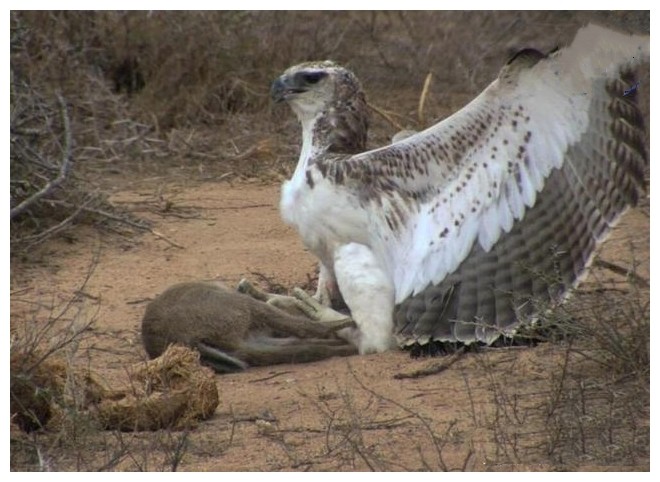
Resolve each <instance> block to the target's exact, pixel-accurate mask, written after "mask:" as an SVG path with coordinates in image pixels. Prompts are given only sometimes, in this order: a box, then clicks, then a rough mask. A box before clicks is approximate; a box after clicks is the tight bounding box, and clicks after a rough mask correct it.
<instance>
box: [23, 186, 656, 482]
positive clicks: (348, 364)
mask: <svg viewBox="0 0 660 482" xmlns="http://www.w3.org/2000/svg"><path fill="white" fill-rule="evenodd" d="M278 196H279V186H278V185H277V184H262V183H259V182H254V183H242V184H236V185H231V184H229V183H227V182H216V183H203V184H194V183H182V182H179V181H177V182H175V183H173V182H169V181H168V180H167V179H164V180H161V181H152V182H151V183H148V184H140V183H137V184H134V185H131V186H130V188H129V189H125V190H118V191H117V192H115V193H114V194H113V195H112V201H113V202H114V203H116V204H119V205H123V206H125V207H126V208H127V209H129V210H130V211H132V212H134V214H136V215H138V216H141V217H143V218H146V219H150V220H151V221H152V222H153V229H154V230H155V232H156V233H158V235H153V234H151V233H146V234H142V235H139V236H138V235H135V234H132V235H124V236H120V235H117V234H112V235H107V234H106V235H104V236H100V235H99V234H98V231H96V230H94V229H92V228H76V229H75V230H73V231H71V232H69V234H68V235H67V237H63V238H59V239H57V240H52V242H49V243H48V244H47V245H44V246H42V247H41V248H39V250H38V251H37V252H35V253H34V255H35V258H36V259H38V262H34V263H31V264H29V265H25V264H13V265H12V273H11V280H12V286H11V290H12V305H11V309H12V330H17V329H22V328H21V327H22V326H27V325H23V324H24V323H27V322H28V320H31V319H36V320H39V319H43V318H44V317H46V316H47V315H48V313H50V312H52V307H57V306H62V303H64V302H66V301H67V300H69V299H71V297H72V296H73V295H74V294H75V293H77V292H78V293H79V294H82V296H78V297H77V298H76V299H77V300H78V301H76V302H75V303H74V308H75V310H74V311H75V313H76V314H77V315H78V316H79V317H82V318H83V319H89V318H93V319H94V324H93V329H92V333H91V335H90V336H89V337H87V339H86V340H85V342H84V343H83V344H82V345H81V347H80V348H79V350H78V352H77V354H76V357H75V358H74V359H75V363H77V364H80V365H89V366H90V367H91V369H92V370H94V371H95V372H97V373H98V374H99V375H100V376H101V377H102V378H103V379H104V380H105V381H106V382H107V383H108V384H110V385H115V386H120V385H121V384H122V383H124V380H125V375H126V366H127V365H129V364H131V363H134V362H138V361H140V360H143V359H144V358H145V355H144V353H143V350H142V346H141V344H140V338H139V326H140V319H141V316H142V314H143V312H144V308H145V305H146V303H147V302H148V300H150V299H153V298H154V297H155V296H156V295H157V294H158V293H160V292H162V291H163V290H164V289H165V288H167V287H168V286H169V285H171V284H173V283H176V282H180V281H186V280H198V279H220V280H223V281H225V282H227V283H228V284H232V285H233V284H235V283H237V282H238V281H239V280H240V279H241V278H242V277H248V278H250V279H252V280H254V281H257V282H258V281H263V280H264V279H266V278H268V279H270V280H271V281H272V282H277V283H280V284H282V285H284V286H286V287H293V286H297V285H298V286H306V287H309V286H310V280H311V279H313V278H314V277H315V264H316V263H315V261H314V259H313V257H312V256H311V255H310V254H309V253H308V252H306V251H305V249H304V248H303V246H302V244H301V242H300V241H299V239H298V237H297V235H296V234H295V233H294V232H293V231H292V230H291V229H289V228H288V227H286V226H285V225H284V224H283V223H282V222H281V220H280V218H279V214H278V211H277V203H278ZM164 206H166V209H163V207H164ZM648 243H649V218H648V215H647V214H645V213H643V212H642V211H640V210H633V211H631V212H629V213H628V214H627V215H626V216H625V217H624V218H623V220H622V223H621V224H620V225H619V228H617V230H616V231H615V232H614V233H613V235H612V236H611V237H610V240H609V241H608V242H607V243H606V245H605V246H604V249H603V252H602V257H603V258H604V259H607V260H610V261H612V262H616V263H618V264H622V265H624V266H629V262H630V261H629V260H630V259H631V258H630V253H631V252H632V253H635V258H636V259H637V260H639V261H640V265H639V266H638V269H637V272H638V274H640V275H641V276H644V277H647V278H648ZM91 267H93V271H92V272H91V275H89V279H88V281H87V283H86V284H85V285H84V286H81V283H82V280H84V279H85V278H86V277H87V276H88V273H89V272H90V269H91ZM601 274H602V273H601ZM609 276H610V277H611V278H613V279H614V281H615V282H617V283H619V284H621V283H622V282H623V279H622V278H621V277H617V275H613V274H610V275H609ZM587 285H588V283H587ZM621 286H623V285H621ZM621 289H623V288H621ZM646 296H648V294H647V295H646ZM67 316H68V315H66V316H64V318H67ZM72 316H73V315H72ZM568 358H569V357H568V356H567V346H566V344H565V343H542V344H540V345H538V346H536V347H522V348H507V349H492V350H484V351H482V352H481V353H468V354H465V355H462V356H459V357H457V358H452V357H439V358H432V359H428V358H427V359H411V358H410V357H409V355H408V353H406V352H402V351H392V352H389V353H384V354H378V355H369V356H354V357H348V358H341V359H339V358H338V359H331V360H327V361H323V362H317V363H310V364H306V365H279V366H274V367H263V368H253V369H249V370H247V371H246V372H244V373H240V374H235V375H225V376H217V377H216V378H217V386H218V391H219V395H220V405H219V406H218V409H217V411H216V413H215V415H214V416H213V417H212V418H211V419H210V420H208V421H205V422H203V423H201V424H200V425H199V426H198V427H197V428H196V429H194V430H192V431H190V432H168V431H161V432H157V433H143V434H136V435H129V434H125V435H124V436H123V438H121V442H120V441H118V440H119V439H118V438H117V435H116V434H115V435H111V434H110V433H109V432H107V433H102V434H96V435H94V436H91V435H90V438H89V439H86V441H85V443H84V447H79V448H78V449H76V450H75V451H72V450H71V449H70V450H69V451H68V452H67V451H66V450H64V449H62V450H60V451H57V450H53V451H52V454H53V455H51V457H52V459H51V463H52V465H53V468H57V469H80V468H84V467H88V468H90V467H96V468H98V467H102V466H104V464H109V465H108V466H110V467H112V468H113V469H120V470H121V469H124V470H138V469H146V470H168V469H171V465H172V464H173V462H172V461H173V460H176V461H177V462H176V463H177V468H178V469H179V470H204V471H206V470H235V471H243V470H313V471H317V470H464V469H467V470H548V469H566V468H568V469H578V468H579V469H586V470H590V469H597V470H601V469H605V470H607V469H617V470H621V469H624V470H626V469H637V470H648V467H649V466H648V459H644V458H642V459H638V460H637V462H635V463H626V465H622V464H621V462H617V463H614V462H612V461H614V460H622V459H616V458H614V456H611V457H609V458H608V457H607V456H605V455H602V454H603V452H602V451H601V450H600V449H598V448H597V447H600V445H598V443H599V442H597V439H598V436H597V435H593V437H595V439H594V440H592V439H590V438H589V436H585V435H584V434H582V443H581V447H582V448H583V451H582V452H583V453H582V455H580V454H576V453H575V451H574V448H575V447H574V445H575V443H576V442H575V441H570V440H569V441H563V439H562V438H561V436H559V435H561V433H562V432H565V427H558V428H557V427H555V428H556V430H555V429H552V427H551V426H550V424H549V422H548V421H549V420H550V417H549V415H548V414H549V413H550V412H549V410H550V411H552V410H551V409H550V408H549V407H552V406H554V405H553V400H555V399H556V398H557V396H558V395H557V394H558V393H559V392H557V390H556V389H557V380H558V376H559V375H558V374H560V373H562V370H564V371H565V368H566V360H567V359H568ZM452 362H453V364H452ZM438 364H447V365H450V366H449V367H448V368H447V369H446V370H444V371H440V372H439V373H436V374H433V375H429V376H423V377H416V378H401V376H402V375H403V376H405V375H406V374H408V375H410V374H412V373H413V372H414V371H416V370H419V369H424V368H429V367H434V366H437V365H438ZM553 397H554V398H553ZM592 398H593V399H594V400H595V399H597V398H598V397H597V396H595V395H594V396H593V397H591V398H589V397H587V399H589V400H590V399H592ZM553 420H554V419H553ZM571 427H573V425H571ZM553 437H554V439H553ZM585 437H586V439H585ZM555 439H556V440H555ZM585 440H586V442H585ZM184 442H185V443H184ZM121 444H124V446H128V447H129V448H130V450H129V453H131V454H132V455H130V456H129V455H123V456H121V457H118V460H117V461H113V462H112V464H111V462H110V461H111V460H114V459H112V457H113V454H115V455H116V453H118V449H117V447H118V445H121ZM585 444H586V445H585ZM176 447H179V449H180V448H181V447H185V449H184V450H179V451H178V452H177V450H176ZM585 447H586V448H585ZM72 452H75V453H72ZM55 454H57V455H55ZM176 454H179V455H181V457H180V461H179V458H177V457H176V456H175V455H176ZM567 454H570V455H567ZM606 455H607V454H606ZM629 459H630V460H635V459H634V458H632V459H631V458H626V459H625V460H629Z"/></svg>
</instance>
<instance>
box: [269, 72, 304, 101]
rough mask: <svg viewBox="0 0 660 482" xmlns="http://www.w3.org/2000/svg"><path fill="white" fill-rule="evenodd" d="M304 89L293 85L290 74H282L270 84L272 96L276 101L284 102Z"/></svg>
mask: <svg viewBox="0 0 660 482" xmlns="http://www.w3.org/2000/svg"><path fill="white" fill-rule="evenodd" d="M304 91H305V90H304V89H301V88H300V87H296V86H295V85H291V80H290V78H289V77H288V76H285V75H282V76H280V77H278V78H277V79H275V80H274V81H273V83H272V84H271V85H270V97H271V99H273V100H274V101H275V102H282V101H283V100H287V98H288V97H289V96H290V95H292V94H300V93H301V92H304Z"/></svg>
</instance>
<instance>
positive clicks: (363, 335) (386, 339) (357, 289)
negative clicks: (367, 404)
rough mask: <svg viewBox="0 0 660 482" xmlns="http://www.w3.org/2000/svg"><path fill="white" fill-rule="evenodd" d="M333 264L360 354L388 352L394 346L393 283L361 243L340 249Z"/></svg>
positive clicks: (369, 250) (346, 245)
mask: <svg viewBox="0 0 660 482" xmlns="http://www.w3.org/2000/svg"><path fill="white" fill-rule="evenodd" d="M334 261H335V264H334V272H335V276H336V278H337V284H338V286H339V291H341V294H342V295H343V297H344V301H345V302H346V304H347V305H348V308H349V309H350V311H351V316H352V317H353V320H355V324H356V325H357V327H358V330H359V333H358V335H357V345H358V349H359V351H360V354H364V353H374V352H383V351H386V350H389V349H390V348H392V347H393V346H395V340H394V337H393V335H392V329H393V326H394V322H393V317H392V313H393V311H394V284H393V283H392V281H391V280H390V278H389V276H387V274H386V272H385V271H384V270H383V269H382V268H381V266H380V264H379V263H378V260H377V259H376V257H375V255H374V254H373V252H372V251H371V249H369V248H368V247H367V246H365V245H363V244H358V243H349V244H345V245H343V246H340V247H339V248H338V249H337V250H336V251H335V257H334Z"/></svg>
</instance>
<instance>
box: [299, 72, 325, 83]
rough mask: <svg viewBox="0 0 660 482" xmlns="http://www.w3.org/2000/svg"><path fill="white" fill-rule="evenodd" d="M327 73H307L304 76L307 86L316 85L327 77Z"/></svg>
mask: <svg viewBox="0 0 660 482" xmlns="http://www.w3.org/2000/svg"><path fill="white" fill-rule="evenodd" d="M327 75H328V74H326V73H325V72H305V73H304V74H303V79H304V80H305V83H307V84H316V83H317V82H318V81H319V80H321V79H322V78H323V77H325V76H327Z"/></svg>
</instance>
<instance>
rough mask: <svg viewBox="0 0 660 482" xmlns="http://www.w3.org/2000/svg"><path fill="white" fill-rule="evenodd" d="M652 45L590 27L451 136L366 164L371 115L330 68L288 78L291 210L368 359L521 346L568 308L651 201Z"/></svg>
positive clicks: (448, 123)
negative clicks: (540, 320) (604, 249)
mask: <svg viewBox="0 0 660 482" xmlns="http://www.w3.org/2000/svg"><path fill="white" fill-rule="evenodd" d="M648 58H649V38H648V37H647V36H631V35H625V34H620V33H617V32H613V31H610V30H607V29H605V28H602V27H598V26H595V25H589V26H587V27H584V28H582V29H581V30H580V31H579V32H578V33H577V35H576V37H575V39H574V41H573V43H572V44H571V46H569V47H567V48H565V49H563V50H560V51H557V52H554V53H551V54H549V55H544V54H541V53H540V52H538V51H536V50H532V49H527V50H523V51H521V52H520V53H518V54H517V55H516V56H515V57H514V58H512V59H511V60H510V61H509V62H508V63H507V64H506V65H505V66H504V67H503V68H502V70H501V72H500V74H499V76H498V78H497V79H496V80H495V81H494V82H492V83H491V84H490V85H489V86H488V87H487V88H486V89H485V90H484V91H483V92H482V93H481V94H480V95H479V96H478V97H477V98H475V99H474V100H473V101H472V102H470V103H469V104H468V105H467V106H465V107H464V108H463V109H461V110H459V111H458V112H456V113H455V114H453V115H452V116H450V117H448V118H446V119H444V120H443V121H441V122H440V123H438V124H436V125H434V126H432V127H430V128H428V129H426V130H424V131H422V132H419V133H417V134H414V135H412V136H410V137H408V138H406V139H404V140H401V141H399V142H395V143H393V144H391V145H388V146H385V147H382V148H379V149H375V150H371V151H368V152H363V151H364V150H365V140H366V130H367V104H366V100H365V96H364V93H363V91H362V89H361V87H360V84H359V82H358V80H357V79H356V77H355V75H354V74H353V73H352V72H350V71H349V70H347V69H345V68H342V67H341V66H339V65H337V64H335V63H333V62H330V61H324V62H308V63H304V64H300V65H296V66H294V67H291V68H289V69H288V70H286V71H285V72H284V73H283V74H282V75H281V76H280V77H279V78H278V79H276V80H275V81H274V82H273V84H272V88H271V94H272V97H273V98H274V100H276V101H286V102H287V103H288V104H289V105H290V106H291V108H292V109H293V111H294V112H295V114H296V115H297V117H298V119H299V121H300V123H301V124H302V148H301V153H300V158H299V161H298V165H297V167H296V170H295V172H294V174H293V176H292V178H291V179H290V180H289V181H287V182H285V183H284V185H283V187H282V194H281V202H280V209H281V214H282V217H283V219H284V220H285V222H287V223H288V224H290V225H292V226H294V227H295V228H296V229H297V230H298V232H299V234H300V236H301V237H302V240H303V242H304V244H305V245H306V246H307V248H308V249H309V250H310V251H311V252H312V253H313V254H314V255H315V256H317V257H318V259H319V260H320V266H321V268H320V271H321V272H320V277H319V289H318V292H317V295H316V296H317V297H318V298H319V299H321V300H322V301H324V302H325V303H329V302H330V300H331V299H336V298H338V297H339V296H341V297H342V298H343V300H344V301H345V303H346V305H347V306H348V308H349V309H350V311H351V314H352V317H353V319H354V320H355V323H356V325H357V327H358V332H357V339H356V343H357V345H358V347H359V350H360V352H361V353H368V352H374V351H384V350H387V349H388V348H390V347H391V346H392V344H393V341H394V340H396V341H398V343H399V344H401V345H407V344H412V343H420V344H425V343H428V342H429V341H432V340H438V341H449V342H463V343H473V342H483V343H487V344H490V343H492V342H493V341H494V340H495V339H497V338H498V337H500V336H502V335H504V336H507V335H511V334H513V333H514V332H515V330H516V329H517V328H518V327H519V326H520V324H521V323H523V322H525V321H528V320H530V319H532V318H534V317H536V316H537V315H538V314H539V310H540V309H541V308H540V307H544V308H543V309H547V307H549V306H552V305H553V304H555V303H557V302H559V301H561V300H562V299H563V298H564V297H565V296H566V294H567V293H568V292H569V291H570V290H571V288H572V287H574V286H575V285H576V284H577V283H578V281H579V280H580V278H581V277H582V276H583V274H584V272H585V270H586V269H587V267H588V266H589V264H590V262H591V259H592V257H593V255H594V251H595V249H596V248H597V246H598V245H599V243H601V242H602V241H603V239H604V238H605V236H606V235H607V234H608V232H609V231H610V229H611V228H612V227H613V226H614V225H615V223H616V222H617V221H618V219H619V217H620V216H621V215H622V214H623V213H624V212H625V211H626V210H627V208H628V207H629V206H631V205H634V204H635V203H636V202H637V200H638V198H639V197H640V195H641V194H642V193H643V191H644V189H645V180H644V172H645V169H646V167H647V164H648V157H647V153H646V148H645V133H644V129H643V125H642V117H641V115H640V112H639V110H638V108H637V106H636V103H635V95H634V92H633V93H632V94H631V93H630V90H631V89H630V86H631V85H635V81H636V79H635V77H634V76H633V73H632V72H633V68H634V67H636V66H637V65H638V64H640V63H642V62H647V61H648Z"/></svg>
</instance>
